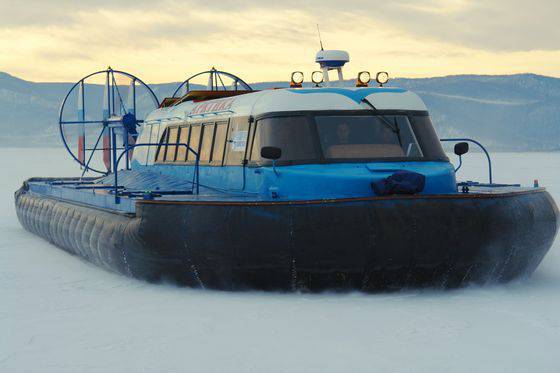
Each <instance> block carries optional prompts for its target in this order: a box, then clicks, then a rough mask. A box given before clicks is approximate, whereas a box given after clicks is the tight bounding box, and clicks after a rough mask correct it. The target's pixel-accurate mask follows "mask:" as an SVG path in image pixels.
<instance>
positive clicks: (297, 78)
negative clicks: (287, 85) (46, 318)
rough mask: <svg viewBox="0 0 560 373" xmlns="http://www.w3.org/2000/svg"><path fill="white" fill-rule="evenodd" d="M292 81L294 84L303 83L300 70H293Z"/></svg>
mask: <svg viewBox="0 0 560 373" xmlns="http://www.w3.org/2000/svg"><path fill="white" fill-rule="evenodd" d="M292 83H293V84H296V85H300V84H301V83H303V73H302V72H301V71H294V72H293V73H292Z"/></svg>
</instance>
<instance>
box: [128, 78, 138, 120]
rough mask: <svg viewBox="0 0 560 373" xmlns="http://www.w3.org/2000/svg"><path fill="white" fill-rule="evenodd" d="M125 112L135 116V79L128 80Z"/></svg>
mask: <svg viewBox="0 0 560 373" xmlns="http://www.w3.org/2000/svg"><path fill="white" fill-rule="evenodd" d="M126 112H127V113H130V114H134V115H136V79H131V80H130V86H129V87H128V94H127V96H126Z"/></svg>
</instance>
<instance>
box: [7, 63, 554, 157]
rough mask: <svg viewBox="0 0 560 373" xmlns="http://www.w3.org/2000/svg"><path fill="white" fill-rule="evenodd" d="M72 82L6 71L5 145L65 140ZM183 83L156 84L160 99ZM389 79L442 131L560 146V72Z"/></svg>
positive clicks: (512, 144)
mask: <svg viewBox="0 0 560 373" xmlns="http://www.w3.org/2000/svg"><path fill="white" fill-rule="evenodd" d="M73 84H74V83H70V82H31V81H27V80H24V79H21V78H19V77H17V76H14V75H11V74H9V73H6V72H0V130H1V132H0V133H2V135H0V146H8V145H9V146H26V145H27V146H40V145H43V146H50V145H53V144H54V145H56V144H59V143H60V142H59V141H58V140H57V139H56V138H57V137H58V125H57V122H58V110H59V106H60V102H61V101H62V99H63V98H64V96H65V95H66V93H67V91H68V90H69V89H70V88H71V87H72V85H73ZM178 84H179V83H178V82H172V83H157V84H150V87H151V88H152V89H153V90H154V92H155V93H156V95H157V96H158V98H159V99H160V100H161V99H162V98H163V97H167V96H169V95H171V94H172V93H173V91H174V89H175V88H176V87H177V86H178ZM352 84H353V81H351V80H347V81H346V82H345V85H347V86H351V85H352ZM251 85H252V86H253V88H255V89H266V88H273V87H286V86H287V85H288V82H286V81H283V82H282V81H272V82H256V83H251ZM389 86H399V87H402V88H405V89H409V90H411V91H413V92H416V93H417V94H418V95H419V96H420V97H421V98H422V99H423V100H424V101H425V103H426V105H427V106H428V109H429V110H430V113H431V115H432V118H433V121H434V124H435V126H436V129H437V130H438V134H439V135H440V137H471V138H475V139H478V140H480V141H482V142H483V143H484V144H486V145H488V147H489V148H490V149H492V150H494V151H502V150H503V151H558V150H560V78H555V77H549V76H543V75H537V74H532V73H523V74H511V75H476V74H461V75H448V76H440V77H426V78H395V79H392V80H391V82H390V84H389Z"/></svg>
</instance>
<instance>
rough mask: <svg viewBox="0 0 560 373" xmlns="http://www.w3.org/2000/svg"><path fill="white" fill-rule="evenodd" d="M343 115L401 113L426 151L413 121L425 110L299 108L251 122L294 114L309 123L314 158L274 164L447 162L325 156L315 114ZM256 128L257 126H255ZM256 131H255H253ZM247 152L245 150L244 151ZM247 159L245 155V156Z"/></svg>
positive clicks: (260, 163)
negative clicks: (304, 118)
mask: <svg viewBox="0 0 560 373" xmlns="http://www.w3.org/2000/svg"><path fill="white" fill-rule="evenodd" d="M345 115H356V116H372V115H373V116H375V115H402V116H406V117H407V119H408V121H409V122H410V126H411V129H412V132H413V134H414V137H415V139H416V141H417V142H418V144H419V146H420V149H421V151H422V153H424V154H425V153H426V152H425V150H424V149H422V144H420V141H419V140H418V135H417V133H416V128H415V125H414V122H413V117H414V116H428V117H429V113H428V112H427V111H425V110H301V111H278V112H269V113H262V114H259V115H257V116H256V117H255V120H254V122H253V124H255V125H256V124H257V123H258V121H260V120H262V119H266V118H276V117H294V116H305V117H307V120H308V122H309V124H310V130H311V136H312V137H313V140H312V142H313V145H314V149H315V154H316V158H315V159H314V160H309V161H307V160H306V161H301V160H300V161H289V160H284V161H277V162H276V165H281V166H289V165H297V164H333V163H370V162H385V163H387V162H449V159H447V158H445V159H444V158H438V157H426V156H424V157H384V158H367V159H366V158H338V159H329V158H325V156H324V154H323V150H322V147H321V144H320V138H319V133H318V129H317V121H316V120H315V117H316V116H345ZM256 128H257V130H258V126H257V127H256ZM255 132H256V131H255ZM254 136H255V134H254V133H253V136H252V138H251V149H250V150H249V153H248V154H249V157H250V155H251V153H252V147H253V139H254ZM246 153H247V152H246ZM245 158H246V159H247V155H246V157H245ZM247 165H248V166H249V167H261V166H270V165H272V161H270V160H258V161H255V160H251V159H249V160H248V162H247Z"/></svg>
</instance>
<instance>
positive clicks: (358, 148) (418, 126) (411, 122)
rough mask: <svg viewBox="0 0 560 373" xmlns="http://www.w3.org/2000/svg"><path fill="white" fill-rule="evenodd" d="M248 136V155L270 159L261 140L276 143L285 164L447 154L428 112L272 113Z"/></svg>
mask: <svg viewBox="0 0 560 373" xmlns="http://www.w3.org/2000/svg"><path fill="white" fill-rule="evenodd" d="M252 139H253V140H252V142H251V144H252V145H251V149H250V150H249V152H248V158H249V160H250V161H251V162H254V163H257V164H269V163H270V160H267V159H262V158H261V157H260V150H261V148H262V147H264V146H274V147H278V148H280V149H281V151H282V155H281V157H280V159H278V160H277V161H278V162H280V163H283V164H299V163H315V162H348V161H358V162H367V161H371V160H379V159H387V160H391V159H395V160H407V159H410V160H416V161H419V160H442V161H447V160H448V159H447V157H446V156H445V153H444V152H443V149H442V148H441V144H440V142H439V139H438V137H437V135H436V133H435V130H434V128H433V125H432V123H431V121H430V117H429V116H428V115H427V114H417V113H406V114H405V113H403V114H400V113H399V114H392V113H391V114H383V115H381V114H377V113H376V114H373V113H372V114H369V115H363V114H355V113H340V114H338V113H336V114H334V115H332V114H330V113H329V114H326V113H320V112H317V113H316V114H313V113H305V114H300V115H274V116H270V117H264V118H262V119H258V120H257V121H256V129H255V130H254V132H253V136H252Z"/></svg>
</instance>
